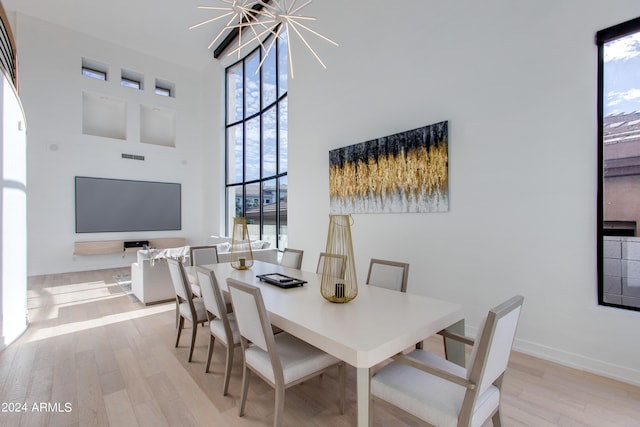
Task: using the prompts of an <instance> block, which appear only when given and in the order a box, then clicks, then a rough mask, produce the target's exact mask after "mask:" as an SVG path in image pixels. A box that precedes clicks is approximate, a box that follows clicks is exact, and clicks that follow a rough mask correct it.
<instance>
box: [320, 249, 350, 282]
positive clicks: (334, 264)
mask: <svg viewBox="0 0 640 427" xmlns="http://www.w3.org/2000/svg"><path fill="white" fill-rule="evenodd" d="M327 262H328V263H329V265H330V267H329V271H330V272H331V273H335V274H332V276H335V277H344V273H345V266H346V264H347V256H346V255H336V254H330V253H327V252H320V256H319V257H318V267H316V273H317V274H322V272H323V271H324V265H325V263H327Z"/></svg>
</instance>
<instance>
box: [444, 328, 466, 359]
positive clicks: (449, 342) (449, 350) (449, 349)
mask: <svg viewBox="0 0 640 427" xmlns="http://www.w3.org/2000/svg"><path fill="white" fill-rule="evenodd" d="M446 329H447V330H448V331H451V332H455V333H457V334H461V335H464V319H462V320H460V321H458V322H456V323H454V324H453V325H451V326H449V327H448V328H446ZM444 348H445V353H446V355H447V360H450V361H451V362H453V363H455V364H457V365H460V366H462V367H463V368H464V367H465V353H464V344H463V343H461V342H459V341H456V340H453V339H451V338H445V339H444Z"/></svg>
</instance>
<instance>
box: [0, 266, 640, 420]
mask: <svg viewBox="0 0 640 427" xmlns="http://www.w3.org/2000/svg"><path fill="white" fill-rule="evenodd" d="M118 273H128V269H119V270H101V271H93V272H83V273H69V274H59V275H48V276H39V277H32V278H30V280H29V293H28V298H29V316H30V320H31V325H30V327H29V329H28V330H27V332H26V333H25V334H24V335H23V336H22V337H21V338H20V339H19V340H18V341H17V342H15V343H14V344H12V345H11V346H9V347H8V348H7V349H5V350H4V351H3V352H1V353H0V387H1V389H0V403H1V404H2V405H3V406H2V408H0V409H1V410H2V411H1V412H0V425H1V426H12V427H14V426H81V427H84V426H93V425H95V426H117V427H122V426H153V427H158V426H182V425H184V426H270V425H271V424H272V422H273V402H274V393H273V390H272V389H271V388H270V387H269V386H267V385H266V384H264V383H263V382H262V381H261V380H259V379H257V378H255V377H254V378H253V379H252V382H251V386H250V390H249V397H248V403H247V408H246V415H245V416H244V417H243V418H239V417H238V415H237V404H238V401H239V395H240V377H241V366H240V359H241V358H240V350H239V349H237V350H236V358H235V360H236V363H235V366H234V371H233V372H234V373H233V376H232V378H231V384H230V388H229V396H226V397H224V396H222V393H221V390H222V372H223V369H224V349H223V348H222V347H218V348H216V349H215V350H214V357H213V362H212V371H211V372H210V373H209V374H205V373H204V362H205V360H206V351H207V340H208V336H207V329H206V328H201V330H199V331H198V339H197V344H196V349H195V353H194V361H193V362H192V363H187V354H188V342H189V339H190V331H189V330H186V331H185V332H186V333H184V334H183V337H182V339H181V345H180V347H179V348H174V345H173V344H174V339H175V335H174V334H175V312H174V307H175V306H174V304H173V303H169V304H162V305H155V306H148V307H144V306H142V305H141V304H140V303H138V302H132V301H131V300H130V299H129V297H128V296H127V295H126V294H124V292H123V291H122V290H121V288H120V287H119V286H118V285H117V284H116V283H115V281H114V279H113V275H114V274H118ZM427 348H428V349H430V350H432V351H436V352H441V348H442V344H441V341H440V340H439V339H437V338H432V339H430V340H428V342H427ZM347 375H348V376H347V408H346V414H345V415H340V413H339V409H338V395H337V373H335V374H334V373H329V374H327V375H324V376H323V377H322V378H315V379H311V380H309V381H307V382H305V383H304V384H301V385H298V386H295V387H293V388H291V389H289V390H287V393H286V402H285V416H284V418H285V422H284V424H285V426H327V427H335V426H353V425H355V424H356V413H355V411H356V409H355V408H356V397H355V370H354V369H353V368H351V367H349V368H348V369H347ZM503 390H504V396H503V405H502V407H503V414H504V420H505V425H506V426H535V427H538V426H597V427H602V426H639V425H640V388H639V387H633V386H631V385H628V384H624V383H620V382H617V381H613V380H610V379H606V378H602V377H598V376H595V375H591V374H588V373H584V372H580V371H577V370H574V369H569V368H566V367H562V366H559V365H556V364H552V363H549V362H545V361H542V360H539V359H536V358H533V357H529V356H526V355H523V354H519V353H513V354H512V357H511V363H510V365H509V370H508V371H507V374H506V378H505V384H504V388H503ZM16 404H18V407H17V408H16ZM34 405H35V407H34ZM41 405H43V406H41ZM18 408H19V409H21V410H22V412H16V410H17V409H18ZM374 417H375V424H376V425H377V426H394V427H395V426H413V425H414V424H413V423H412V422H410V421H407V420H402V419H398V418H396V417H395V416H393V415H392V414H390V413H388V412H386V410H384V409H383V408H381V407H380V406H376V407H375V410H374ZM487 425H488V424H487Z"/></svg>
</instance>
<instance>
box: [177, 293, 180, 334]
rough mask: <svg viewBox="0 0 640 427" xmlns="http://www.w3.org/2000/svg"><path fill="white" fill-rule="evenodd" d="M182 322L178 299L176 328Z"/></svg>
mask: <svg viewBox="0 0 640 427" xmlns="http://www.w3.org/2000/svg"><path fill="white" fill-rule="evenodd" d="M179 324H180V305H179V304H178V300H177V299H176V328H177V327H178V325H179Z"/></svg>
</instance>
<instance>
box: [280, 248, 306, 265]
mask: <svg viewBox="0 0 640 427" xmlns="http://www.w3.org/2000/svg"><path fill="white" fill-rule="evenodd" d="M302 255H304V251H301V250H300V249H291V248H285V249H284V252H283V253H282V260H281V261H280V265H281V266H283V267H291V268H297V269H298V270H300V267H301V266H302Z"/></svg>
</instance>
